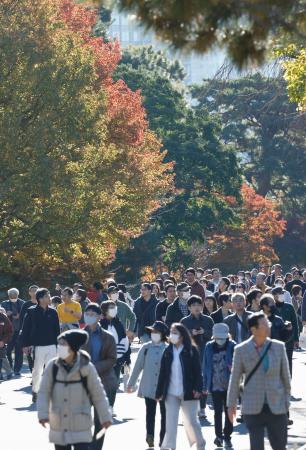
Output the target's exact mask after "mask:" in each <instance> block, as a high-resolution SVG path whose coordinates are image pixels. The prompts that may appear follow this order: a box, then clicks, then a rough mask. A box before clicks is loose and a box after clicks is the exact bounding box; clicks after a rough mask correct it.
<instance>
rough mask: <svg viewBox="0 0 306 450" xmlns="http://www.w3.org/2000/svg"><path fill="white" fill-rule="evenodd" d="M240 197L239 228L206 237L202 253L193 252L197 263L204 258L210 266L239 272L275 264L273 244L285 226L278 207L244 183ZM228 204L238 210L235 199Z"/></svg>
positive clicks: (230, 228) (227, 229)
mask: <svg viewBox="0 0 306 450" xmlns="http://www.w3.org/2000/svg"><path fill="white" fill-rule="evenodd" d="M241 195H242V199H243V202H242V205H241V207H238V208H239V214H240V219H241V223H240V225H239V226H235V227H232V226H229V227H225V229H224V230H223V232H222V233H212V234H211V235H210V236H208V237H207V242H206V247H204V252H203V250H202V251H201V250H199V249H197V251H196V253H198V254H197V258H198V260H199V263H200V262H201V263H203V257H204V258H205V259H206V262H207V264H209V265H210V266H218V267H219V266H220V267H224V268H226V269H227V270H239V268H241V267H250V265H252V264H254V263H263V262H269V263H271V262H276V261H278V256H277V254H276V253H275V250H274V247H273V244H274V240H275V238H280V237H282V236H283V235H284V231H285V229H286V222H285V221H284V220H283V219H282V218H281V214H280V211H279V210H278V209H277V205H276V204H275V202H273V201H271V200H268V199H266V198H264V197H262V196H261V195H258V194H257V193H256V192H255V190H254V189H253V188H252V187H251V186H248V185H247V184H246V183H244V184H243V185H242V189H241ZM228 202H229V203H230V204H231V205H232V207H237V204H236V202H235V200H234V199H232V198H228Z"/></svg>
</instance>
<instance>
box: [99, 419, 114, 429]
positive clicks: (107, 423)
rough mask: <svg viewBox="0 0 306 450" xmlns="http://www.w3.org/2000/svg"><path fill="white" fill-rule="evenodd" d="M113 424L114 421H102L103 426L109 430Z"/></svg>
mask: <svg viewBox="0 0 306 450" xmlns="http://www.w3.org/2000/svg"><path fill="white" fill-rule="evenodd" d="M111 425H112V422H110V421H108V422H104V423H101V427H102V428H105V429H106V430H107V428H109V427H110V426H111Z"/></svg>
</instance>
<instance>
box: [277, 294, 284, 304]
mask: <svg viewBox="0 0 306 450" xmlns="http://www.w3.org/2000/svg"><path fill="white" fill-rule="evenodd" d="M278 301H279V302H281V303H283V302H284V301H285V296H284V294H280V295H279V296H278Z"/></svg>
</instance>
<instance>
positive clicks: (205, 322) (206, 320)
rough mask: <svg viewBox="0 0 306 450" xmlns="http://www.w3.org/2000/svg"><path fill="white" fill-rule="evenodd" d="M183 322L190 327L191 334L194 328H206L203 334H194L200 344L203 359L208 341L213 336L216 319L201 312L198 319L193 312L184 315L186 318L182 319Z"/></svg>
mask: <svg viewBox="0 0 306 450" xmlns="http://www.w3.org/2000/svg"><path fill="white" fill-rule="evenodd" d="M181 323H182V324H183V325H185V327H186V328H188V330H189V331H190V333H191V334H192V330H193V329H198V328H203V330H204V333H203V334H197V335H196V336H192V337H193V340H194V341H195V343H196V344H197V346H198V349H199V351H200V355H201V359H202V357H203V352H204V349H205V345H206V342H208V341H210V339H211V336H212V329H213V326H214V321H213V320H212V319H211V318H210V317H209V316H206V315H205V314H200V316H199V318H198V319H197V318H196V317H194V316H193V315H192V314H189V316H187V317H184V319H182V320H181Z"/></svg>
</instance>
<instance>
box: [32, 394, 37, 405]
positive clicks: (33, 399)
mask: <svg viewBox="0 0 306 450" xmlns="http://www.w3.org/2000/svg"><path fill="white" fill-rule="evenodd" d="M36 401H37V394H36V392H33V394H32V403H36Z"/></svg>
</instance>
